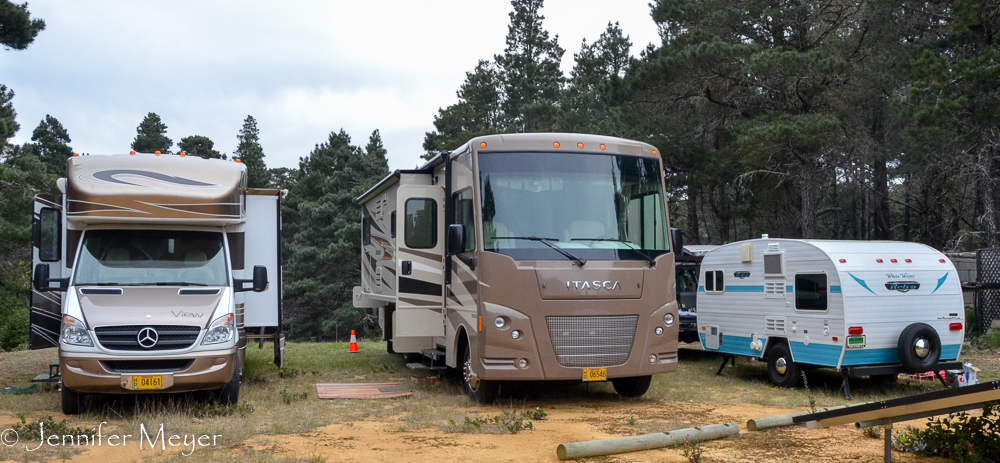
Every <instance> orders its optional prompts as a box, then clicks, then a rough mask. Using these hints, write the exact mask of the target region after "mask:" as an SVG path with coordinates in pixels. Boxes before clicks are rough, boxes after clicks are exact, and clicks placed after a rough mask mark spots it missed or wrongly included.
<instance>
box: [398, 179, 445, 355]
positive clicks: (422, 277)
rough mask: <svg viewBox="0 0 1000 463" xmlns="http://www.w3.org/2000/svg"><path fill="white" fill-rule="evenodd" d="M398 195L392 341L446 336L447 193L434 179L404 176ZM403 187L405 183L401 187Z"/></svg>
mask: <svg viewBox="0 0 1000 463" xmlns="http://www.w3.org/2000/svg"><path fill="white" fill-rule="evenodd" d="M402 180H403V181H405V183H404V184H401V185H400V187H399V189H398V190H397V193H396V194H397V196H396V200H397V202H396V204H397V207H398V209H399V212H397V214H396V216H397V217H401V218H402V228H403V230H402V231H403V233H402V234H401V235H402V236H398V237H397V238H396V247H397V251H398V252H397V255H396V277H397V282H398V283H397V284H398V287H397V289H396V313H395V317H396V319H395V323H393V324H392V326H393V331H395V333H393V334H394V336H399V337H404V336H444V292H443V291H444V289H443V288H444V248H445V241H446V240H445V236H444V189H443V188H441V187H440V186H438V185H432V184H431V183H432V182H431V173H430V172H428V173H426V174H423V173H421V174H409V175H404V178H403V179H402ZM401 183H403V182H401Z"/></svg>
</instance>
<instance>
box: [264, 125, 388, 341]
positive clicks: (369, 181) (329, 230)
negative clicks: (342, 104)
mask: <svg viewBox="0 0 1000 463" xmlns="http://www.w3.org/2000/svg"><path fill="white" fill-rule="evenodd" d="M388 173H389V167H388V161H387V160H386V157H385V149H384V148H383V147H382V141H381V136H380V135H379V133H378V131H377V130H376V131H375V132H373V133H372V135H371V137H370V138H369V142H368V145H367V148H366V149H362V148H360V147H358V146H354V145H352V144H351V137H350V136H349V135H348V134H347V133H346V132H344V131H343V130H341V131H340V132H332V133H330V136H329V137H328V139H327V140H326V141H325V142H323V143H321V144H319V145H316V147H315V148H314V149H313V151H312V153H310V154H309V156H307V157H305V158H301V159H300V160H299V170H298V171H297V172H296V174H295V180H294V187H293V188H292V190H291V191H290V192H289V195H288V197H287V198H286V200H285V201H284V202H283V204H282V215H283V220H284V229H283V233H284V236H285V239H284V243H285V249H284V252H283V254H284V256H285V257H286V259H287V262H286V265H285V267H284V275H285V287H284V304H285V305H284V307H285V317H286V318H285V319H286V321H287V322H288V323H290V325H291V328H290V330H289V337H291V338H293V339H314V340H318V339H333V338H335V337H337V336H346V335H348V334H350V330H352V329H355V330H359V334H360V335H362V336H363V335H364V334H365V333H367V332H369V331H370V330H371V329H373V328H374V320H373V318H372V315H371V314H370V313H369V312H368V311H366V310H363V309H355V308H354V307H353V305H352V303H351V299H352V290H353V288H354V286H356V285H359V284H360V283H361V282H360V274H359V260H358V259H360V258H361V220H360V213H359V211H358V205H357V203H355V199H356V198H358V197H359V196H361V194H363V193H364V192H365V191H367V190H368V189H369V188H371V187H372V186H373V185H375V183H376V182H378V181H379V180H381V179H382V178H383V177H385V176H386V175H387V174H388Z"/></svg>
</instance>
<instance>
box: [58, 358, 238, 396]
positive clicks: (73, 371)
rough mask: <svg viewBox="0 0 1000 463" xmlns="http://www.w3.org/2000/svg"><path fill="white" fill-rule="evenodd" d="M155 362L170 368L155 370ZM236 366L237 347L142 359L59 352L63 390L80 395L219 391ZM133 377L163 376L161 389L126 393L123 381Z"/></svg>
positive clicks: (128, 391)
mask: <svg viewBox="0 0 1000 463" xmlns="http://www.w3.org/2000/svg"><path fill="white" fill-rule="evenodd" d="M156 362H161V363H163V364H168V365H170V367H167V368H157V367H156ZM237 362H238V356H237V348H236V347H233V348H231V349H224V350H214V351H201V352H188V353H185V354H175V355H156V356H143V357H137V356H134V355H131V356H122V355H106V354H94V353H72V352H64V351H61V350H60V352H59V364H60V367H61V368H60V369H61V372H62V381H63V386H64V387H66V388H69V389H70V390H72V391H75V392H81V393H100V394H142V393H154V394H156V393H164V392H188V391H199V390H208V389H219V388H221V387H223V386H225V385H226V383H227V382H229V380H230V378H232V376H233V373H234V372H235V370H236V364H237ZM177 365H180V366H179V367H176V366H177ZM132 375H136V376H138V375H162V376H163V387H162V389H149V390H138V391H137V390H132V389H126V388H125V387H123V377H126V376H132Z"/></svg>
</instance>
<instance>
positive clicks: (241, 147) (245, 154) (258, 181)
mask: <svg viewBox="0 0 1000 463" xmlns="http://www.w3.org/2000/svg"><path fill="white" fill-rule="evenodd" d="M236 139H237V141H238V142H239V143H238V144H237V145H236V151H233V158H234V159H239V160H240V162H242V163H243V165H245V166H247V176H248V179H247V186H249V187H250V188H267V187H268V186H269V185H270V181H271V174H270V173H269V172H268V171H267V165H266V164H264V148H262V147H261V146H260V131H259V130H257V120H256V119H254V118H253V116H247V118H246V119H245V120H244V121H243V128H242V129H240V133H239V135H237V136H236Z"/></svg>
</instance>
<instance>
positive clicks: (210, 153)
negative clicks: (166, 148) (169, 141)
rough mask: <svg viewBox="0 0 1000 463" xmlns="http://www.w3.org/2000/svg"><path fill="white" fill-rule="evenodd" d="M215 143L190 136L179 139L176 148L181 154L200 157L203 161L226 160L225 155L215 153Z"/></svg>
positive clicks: (208, 139) (200, 136) (206, 138)
mask: <svg viewBox="0 0 1000 463" xmlns="http://www.w3.org/2000/svg"><path fill="white" fill-rule="evenodd" d="M214 146H215V142H213V141H212V139H210V138H208V137H205V136H202V135H191V136H189V137H184V138H181V141H179V142H177V148H178V149H180V150H181V152H183V153H187V154H189V155H191V156H201V157H203V158H205V159H226V155H225V154H222V153H220V152H218V151H216V150H215V149H214V148H213V147H214Z"/></svg>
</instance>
